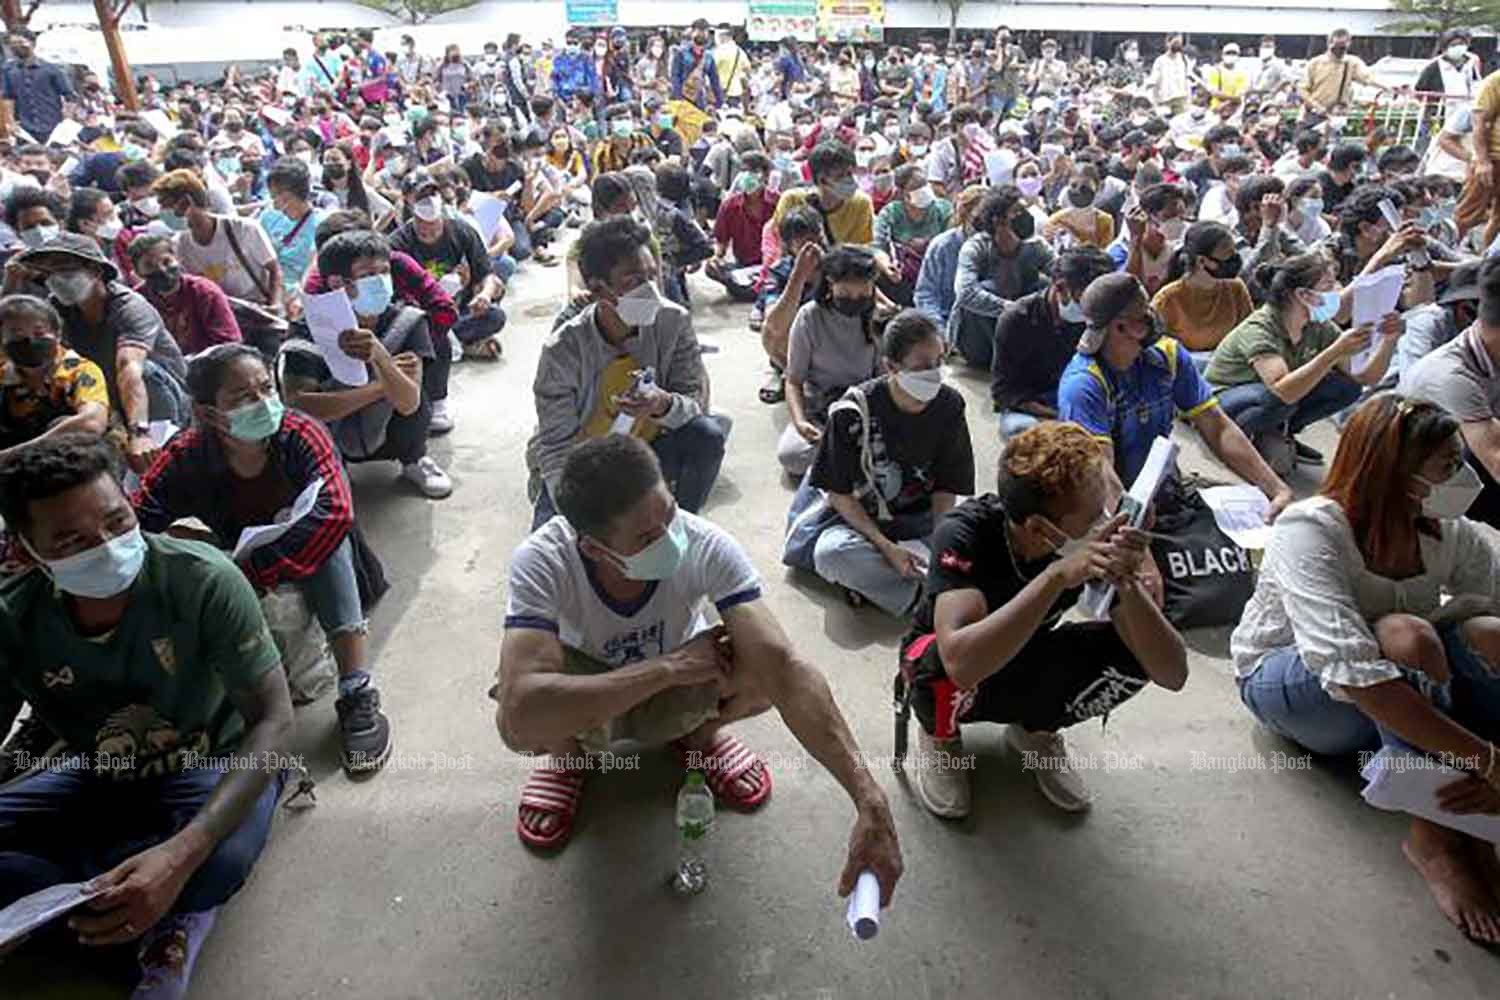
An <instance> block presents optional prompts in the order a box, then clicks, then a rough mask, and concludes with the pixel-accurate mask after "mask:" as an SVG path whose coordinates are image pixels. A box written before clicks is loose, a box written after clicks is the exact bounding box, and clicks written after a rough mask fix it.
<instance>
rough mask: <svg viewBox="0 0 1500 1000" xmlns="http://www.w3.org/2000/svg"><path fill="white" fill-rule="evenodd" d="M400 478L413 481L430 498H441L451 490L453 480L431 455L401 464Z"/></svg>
mask: <svg viewBox="0 0 1500 1000" xmlns="http://www.w3.org/2000/svg"><path fill="white" fill-rule="evenodd" d="M401 478H402V479H405V480H407V481H408V482H412V483H415V484H416V485H417V489H419V490H421V491H422V492H423V493H425V494H426V495H427V496H428V498H429V499H432V500H441V499H443V498H444V497H446V496H448V495H449V494H450V493H452V492H453V480H451V479H449V478H448V473H446V472H444V471H443V470H442V469H441V468H440V467H439V466H438V464H437V463H436V462H434V461H433V460H432V456H431V455H423V456H422V457H421V458H419V459H418V460H417V461H415V462H411V463H409V464H405V465H402V466H401Z"/></svg>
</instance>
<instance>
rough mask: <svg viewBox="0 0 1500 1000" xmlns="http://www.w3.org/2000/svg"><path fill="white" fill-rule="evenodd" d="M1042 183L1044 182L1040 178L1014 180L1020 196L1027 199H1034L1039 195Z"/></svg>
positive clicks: (1018, 178)
mask: <svg viewBox="0 0 1500 1000" xmlns="http://www.w3.org/2000/svg"><path fill="white" fill-rule="evenodd" d="M1043 183H1044V182H1043V181H1042V179H1041V178H1040V177H1017V178H1016V187H1017V188H1018V189H1019V190H1020V192H1021V194H1023V195H1025V196H1026V197H1028V198H1035V197H1036V196H1037V195H1039V194H1041V193H1042V184H1043Z"/></svg>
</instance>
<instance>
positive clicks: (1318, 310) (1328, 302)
mask: <svg viewBox="0 0 1500 1000" xmlns="http://www.w3.org/2000/svg"><path fill="white" fill-rule="evenodd" d="M1341 304H1342V302H1341V299H1340V295H1339V291H1338V289H1336V288H1335V289H1334V290H1333V291H1331V292H1319V293H1318V302H1317V304H1316V305H1314V306H1312V307H1310V308H1309V309H1308V310H1307V318H1308V319H1310V320H1312V321H1313V322H1314V323H1327V322H1329V321H1330V320H1332V319H1333V317H1335V316H1337V315H1338V314H1339V306H1340V305H1341Z"/></svg>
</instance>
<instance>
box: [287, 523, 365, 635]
mask: <svg viewBox="0 0 1500 1000" xmlns="http://www.w3.org/2000/svg"><path fill="white" fill-rule="evenodd" d="M297 586H298V588H299V589H300V590H301V591H302V597H303V598H304V599H305V600H306V601H307V606H308V607H309V608H311V609H312V613H313V614H314V615H315V616H317V619H318V625H319V626H320V627H321V628H322V629H323V634H324V635H326V636H327V637H328V638H330V639H332V638H333V637H334V636H337V635H342V634H343V633H345V632H356V631H363V630H364V627H365V609H364V605H363V604H362V603H360V599H359V584H358V582H357V581H356V580H355V578H354V543H353V542H352V541H350V540H349V538H347V537H346V538H345V539H344V540H343V541H342V542H340V543H339V547H338V548H336V549H334V550H333V555H331V556H329V557H328V558H327V559H326V560H324V561H323V565H321V566H319V567H318V571H317V572H316V573H314V574H313V575H312V576H309V577H307V578H306V579H303V580H299V581H297Z"/></svg>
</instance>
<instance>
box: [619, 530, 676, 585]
mask: <svg viewBox="0 0 1500 1000" xmlns="http://www.w3.org/2000/svg"><path fill="white" fill-rule="evenodd" d="M605 551H607V552H609V554H610V555H612V556H614V557H615V558H616V559H618V560H619V561H620V563H621V572H622V573H624V574H625V577H626V579H629V580H666V579H668V578H669V577H671V576H672V575H673V574H674V573H676V572H677V568H678V567H679V566H681V565H682V557H683V556H685V555H686V554H687V529H686V528H684V527H683V526H682V520H681V519H680V518H675V517H674V518H673V519H672V523H671V524H669V525H667V531H666V534H664V535H662V536H661V537H660V538H658V539H657V540H656V541H654V542H652V543H651V544H650V545H648V546H646V547H645V548H644V549H641V551H639V552H637V553H636V554H635V555H633V556H622V555H620V554H619V553H618V552H616V551H614V550H613V549H606V550H605Z"/></svg>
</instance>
